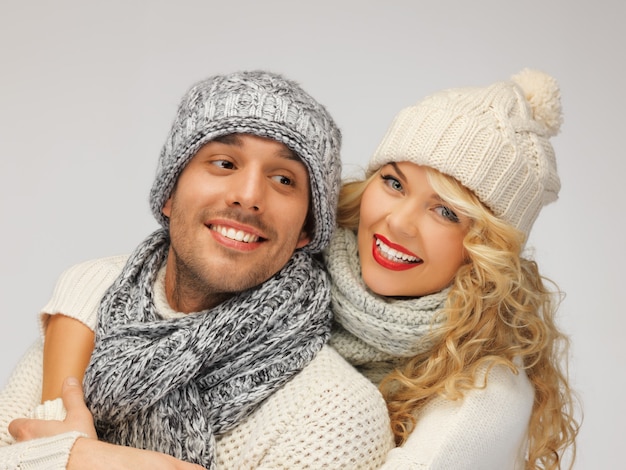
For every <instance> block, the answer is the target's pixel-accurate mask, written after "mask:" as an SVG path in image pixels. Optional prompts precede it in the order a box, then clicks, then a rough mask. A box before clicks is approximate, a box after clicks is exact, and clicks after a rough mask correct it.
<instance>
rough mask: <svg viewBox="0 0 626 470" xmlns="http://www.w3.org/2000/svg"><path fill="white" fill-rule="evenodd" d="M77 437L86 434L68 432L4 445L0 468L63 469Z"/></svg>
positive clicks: (0, 454)
mask: <svg viewBox="0 0 626 470" xmlns="http://www.w3.org/2000/svg"><path fill="white" fill-rule="evenodd" d="M79 437H87V436H86V435H85V434H82V433H80V432H68V433H65V434H60V435H58V436H53V437H46V438H41V439H33V440H30V441H25V442H20V443H18V444H13V445H11V446H7V447H4V448H3V449H1V451H0V456H1V457H2V458H0V470H65V467H67V462H68V460H69V457H70V451H71V450H72V446H73V445H74V443H75V442H76V439H78V438H79Z"/></svg>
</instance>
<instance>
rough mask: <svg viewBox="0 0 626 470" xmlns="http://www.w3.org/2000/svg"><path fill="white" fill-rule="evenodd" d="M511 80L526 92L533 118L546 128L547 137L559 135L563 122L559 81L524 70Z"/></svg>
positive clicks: (537, 72) (538, 72) (539, 72)
mask: <svg viewBox="0 0 626 470" xmlns="http://www.w3.org/2000/svg"><path fill="white" fill-rule="evenodd" d="M511 80H512V81H513V82H515V83H516V84H517V85H518V86H519V87H520V88H521V89H522V91H523V92H524V96H525V98H526V101H528V104H529V105H530V109H531V111H532V113H533V118H534V119H535V121H537V122H538V123H539V124H541V125H543V126H544V127H545V128H546V135H548V136H550V137H551V136H555V135H557V134H558V133H559V130H560V129H561V124H562V122H563V119H562V114H561V113H562V109H561V92H560V90H559V84H558V83H557V81H556V80H555V79H554V78H553V77H551V76H550V75H548V74H547V73H544V72H541V71H539V70H534V69H524V70H522V71H520V72H519V73H517V74H515V75H513V76H512V77H511Z"/></svg>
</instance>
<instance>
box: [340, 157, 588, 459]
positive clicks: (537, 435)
mask: <svg viewBox="0 0 626 470" xmlns="http://www.w3.org/2000/svg"><path fill="white" fill-rule="evenodd" d="M425 168H426V169H427V172H428V178H429V181H430V183H431V185H432V186H433V188H434V189H435V191H436V192H437V193H438V194H439V196H440V197H442V198H443V199H444V200H445V201H446V202H447V203H448V204H450V205H451V206H452V207H454V210H455V212H457V213H461V214H463V215H465V216H466V217H469V218H470V220H471V223H470V228H469V231H468V233H467V235H466V236H465V238H464V241H463V245H464V247H465V249H466V251H467V256H468V262H467V263H466V264H465V265H463V266H462V267H461V268H460V269H459V271H458V273H457V274H456V276H455V279H454V281H453V284H452V286H451V290H450V294H449V296H448V299H447V302H446V304H445V307H444V308H443V309H442V311H441V312H440V313H439V316H438V318H443V319H444V321H443V324H442V326H440V327H437V328H435V329H434V330H433V332H432V335H433V338H432V340H433V344H434V346H433V347H432V348H431V349H430V350H429V351H427V352H425V353H423V354H420V355H417V356H415V357H413V358H412V359H411V360H409V361H408V363H406V364H405V365H404V366H403V367H402V368H400V369H397V370H395V371H394V372H392V373H391V374H389V375H388V376H387V377H385V379H384V380H383V381H382V383H381V385H380V390H381V392H382V393H383V395H384V397H385V400H386V402H387V407H388V409H389V414H390V417H391V424H392V430H393V433H394V435H395V438H396V443H397V444H398V445H401V444H402V443H403V442H405V441H406V439H407V437H408V436H409V434H410V433H411V432H412V430H413V429H414V427H415V423H416V416H419V411H420V410H421V409H422V408H423V407H424V406H425V405H426V404H427V403H429V402H430V401H431V400H432V399H434V398H436V397H439V396H441V397H445V398H447V399H450V400H457V399H460V398H462V397H463V393H464V392H465V391H467V390H470V389H472V388H475V387H477V386H480V385H476V383H477V380H476V379H477V377H483V374H484V371H485V370H486V371H487V374H485V375H484V377H485V381H486V380H487V378H488V377H487V376H488V372H489V370H490V369H491V368H492V367H494V366H496V365H503V366H505V367H508V368H509V369H510V370H511V371H512V372H513V373H517V372H518V369H519V368H520V367H521V368H522V369H523V370H524V371H525V373H526V374H527V376H528V378H529V380H530V382H531V383H532V385H533V388H534V391H535V399H534V404H533V409H532V414H531V418H530V422H529V426H528V452H527V455H526V468H527V469H540V468H543V469H556V468H559V469H560V468H561V465H562V464H563V463H564V462H563V455H564V453H565V451H566V450H568V451H569V452H570V453H571V455H570V456H571V465H573V461H574V458H575V454H576V446H575V438H576V435H577V433H578V429H579V423H578V422H577V420H576V418H575V416H574V415H575V412H576V410H577V404H578V402H577V400H576V397H575V394H574V392H573V390H572V389H571V388H570V386H569V384H568V380H567V367H566V366H567V351H568V347H569V341H568V338H567V337H566V336H565V335H564V334H563V333H562V332H561V331H560V330H559V329H558V327H557V324H556V321H555V314H556V310H557V307H558V304H559V303H560V300H561V297H562V293H561V292H560V291H559V290H558V288H557V287H556V285H555V284H554V283H553V282H551V281H549V280H548V279H546V278H544V277H543V276H541V275H540V274H539V270H538V267H537V264H536V262H535V261H532V260H529V259H525V258H523V257H522V250H523V248H524V241H525V240H524V238H525V236H524V234H523V233H522V232H520V231H519V230H517V229H516V228H514V227H512V226H511V225H510V224H508V223H506V222H504V221H502V220H500V219H498V218H497V217H495V216H494V215H493V214H492V213H491V211H489V209H487V208H486V207H485V206H484V205H483V204H482V203H481V202H480V200H479V199H478V198H477V197H476V196H475V195H474V194H473V193H472V192H471V191H469V190H468V189H466V188H465V187H464V186H462V185H461V184H460V183H459V182H457V180H455V179H454V178H451V177H450V176H447V175H444V174H442V173H440V172H438V171H437V170H434V169H432V168H429V167H425ZM379 172H380V170H378V171H375V172H373V173H372V174H370V175H369V176H368V178H367V179H365V180H364V181H351V182H347V183H345V184H344V185H343V187H342V190H341V193H340V197H339V206H338V223H339V225H340V226H341V227H345V228H349V229H352V230H354V231H356V230H357V229H358V224H359V209H360V203H361V197H362V195H363V191H364V190H365V188H366V187H367V185H368V184H369V183H370V181H371V180H372V179H373V178H376V177H377V176H378V174H379ZM547 284H550V285H552V288H553V290H549V289H548V288H547V287H546V285H547ZM520 365H521V366H520ZM481 371H482V373H481Z"/></svg>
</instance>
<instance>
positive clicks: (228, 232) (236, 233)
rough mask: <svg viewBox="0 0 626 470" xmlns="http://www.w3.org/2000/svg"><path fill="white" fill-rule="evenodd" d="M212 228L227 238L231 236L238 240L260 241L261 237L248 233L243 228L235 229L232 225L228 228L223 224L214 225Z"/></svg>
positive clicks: (247, 241) (246, 241) (245, 241)
mask: <svg viewBox="0 0 626 470" xmlns="http://www.w3.org/2000/svg"><path fill="white" fill-rule="evenodd" d="M211 229H212V230H215V231H216V232H218V233H219V234H221V235H222V236H224V237H226V238H230V239H232V240H236V241H238V242H244V243H253V242H257V241H259V237H257V236H256V235H252V234H251V233H246V232H244V231H243V230H235V229H234V228H232V227H230V228H227V227H223V226H221V225H212V226H211Z"/></svg>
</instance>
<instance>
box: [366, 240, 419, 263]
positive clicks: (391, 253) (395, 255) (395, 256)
mask: <svg viewBox="0 0 626 470" xmlns="http://www.w3.org/2000/svg"><path fill="white" fill-rule="evenodd" d="M376 246H377V247H378V249H379V250H380V252H381V253H382V255H383V256H384V257H385V258H387V259H389V260H391V261H396V262H403V263H417V262H418V261H420V259H419V258H417V257H415V256H411V255H407V254H406V253H402V252H400V251H398V250H394V249H393V248H391V247H390V246H387V245H385V244H384V243H383V242H381V241H380V240H379V239H376Z"/></svg>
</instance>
